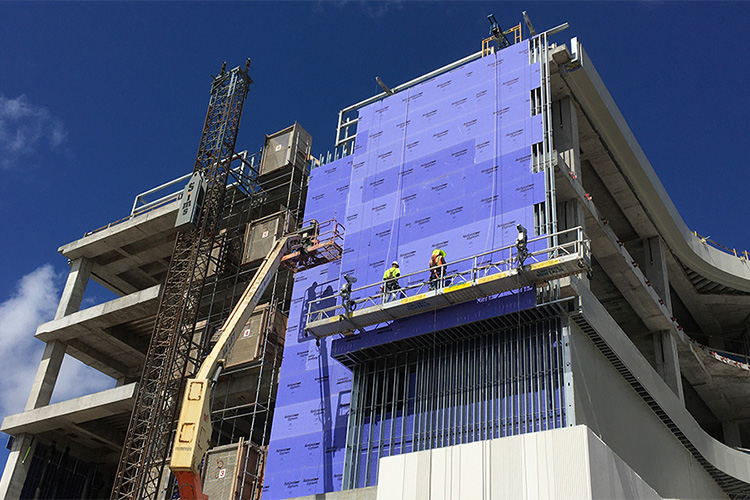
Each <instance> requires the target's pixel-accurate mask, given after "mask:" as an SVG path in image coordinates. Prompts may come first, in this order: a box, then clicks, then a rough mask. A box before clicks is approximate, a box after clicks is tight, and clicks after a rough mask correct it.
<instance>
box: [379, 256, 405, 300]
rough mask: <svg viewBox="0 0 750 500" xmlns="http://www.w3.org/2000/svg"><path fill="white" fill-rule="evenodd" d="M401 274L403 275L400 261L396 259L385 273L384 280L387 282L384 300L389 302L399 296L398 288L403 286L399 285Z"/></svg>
mask: <svg viewBox="0 0 750 500" xmlns="http://www.w3.org/2000/svg"><path fill="white" fill-rule="evenodd" d="M399 276H401V271H400V270H399V268H398V262H396V261H395V260H394V261H393V262H392V263H391V267H389V268H388V269H386V270H385V272H384V273H383V281H384V282H385V284H384V289H383V293H384V295H383V302H388V301H391V300H393V299H395V298H397V297H398V290H399V289H400V288H401V287H400V286H399V285H398V277H399Z"/></svg>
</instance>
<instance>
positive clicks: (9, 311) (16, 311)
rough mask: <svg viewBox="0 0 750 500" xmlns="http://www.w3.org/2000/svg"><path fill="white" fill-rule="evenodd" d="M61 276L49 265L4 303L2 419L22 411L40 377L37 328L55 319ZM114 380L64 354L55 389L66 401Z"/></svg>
mask: <svg viewBox="0 0 750 500" xmlns="http://www.w3.org/2000/svg"><path fill="white" fill-rule="evenodd" d="M62 281H63V277H62V276H61V275H59V274H58V273H55V271H54V269H53V268H52V266H51V265H49V264H47V265H44V266H41V267H39V268H37V269H36V270H34V271H33V272H31V273H29V274H27V275H26V276H24V277H23V278H21V280H20V281H19V282H18V284H17V286H16V290H15V292H14V294H13V296H11V297H10V298H9V299H7V300H4V301H3V302H0V355H1V356H2V361H0V366H2V367H3V376H2V377H0V419H1V418H2V417H3V416H6V415H9V414H13V413H18V412H20V411H23V409H24V407H25V406H26V400H27V399H28V396H29V391H30V390H31V384H32V382H33V381H34V376H35V375H36V369H37V366H38V365H39V360H40V359H41V356H42V351H44V343H43V342H40V341H39V340H36V339H35V338H34V333H35V332H36V327H37V326H38V325H39V324H40V323H44V322H46V321H49V320H51V319H52V318H53V317H54V315H55V310H56V309H57V303H58V300H59V297H60V291H61V288H62V286H61V285H62ZM113 385H114V381H113V380H112V379H111V378H109V377H107V376H106V375H103V374H101V373H99V372H98V371H96V370H94V369H93V368H90V367H88V366H86V365H84V364H82V363H80V362H78V361H76V360H74V359H72V358H70V357H69V356H66V358H65V361H64V362H63V365H62V368H61V370H60V375H59V376H58V380H57V384H56V386H55V393H54V400H56V401H62V400H65V399H69V398H74V397H77V396H80V395H83V394H90V393H92V392H97V391H100V390H102V389H105V388H107V387H112V386H113Z"/></svg>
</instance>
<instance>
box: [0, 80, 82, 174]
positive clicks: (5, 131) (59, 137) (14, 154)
mask: <svg viewBox="0 0 750 500" xmlns="http://www.w3.org/2000/svg"><path fill="white" fill-rule="evenodd" d="M67 138H68V132H67V131H66V130H65V126H64V125H63V123H62V121H61V120H60V119H59V118H56V117H55V116H53V115H52V114H51V113H50V112H49V110H47V109H46V108H44V107H42V106H35V105H34V104H32V103H31V102H29V99H28V98H27V97H26V95H24V94H21V95H20V96H18V97H16V98H15V99H9V98H7V97H5V96H4V95H3V94H0V168H12V167H15V166H18V165H20V164H21V163H22V162H23V161H24V160H26V161H28V160H33V159H34V157H35V156H36V155H37V154H39V153H40V152H41V151H43V150H45V149H53V150H54V149H59V148H60V147H62V146H63V145H64V144H65V142H66V141H67Z"/></svg>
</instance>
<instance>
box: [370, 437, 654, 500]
mask: <svg viewBox="0 0 750 500" xmlns="http://www.w3.org/2000/svg"><path fill="white" fill-rule="evenodd" d="M379 470H380V475H379V477H378V491H377V498H378V500H401V499H403V500H407V499H408V500H411V499H419V500H447V499H451V500H505V499H508V500H541V499H551V498H554V499H571V500H572V499H575V500H587V499H590V500H593V499H612V500H638V499H644V500H646V499H648V500H659V499H660V497H659V495H657V493H656V492H655V491H654V489H653V488H651V487H650V486H649V485H648V484H646V482H645V481H644V480H643V479H642V478H641V477H640V476H638V474H636V473H635V472H634V471H633V470H632V469H630V467H628V465H627V464H626V463H625V462H624V461H623V460H622V459H620V458H619V457H618V456H617V455H615V453H614V452H613V451H612V450H610V449H609V448H608V447H607V445H606V444H604V443H603V442H602V441H601V440H600V439H599V438H598V437H596V436H595V435H594V434H593V433H592V432H591V430H589V428H588V427H586V426H583V425H580V426H576V427H568V428H565V429H556V430H550V431H544V432H536V433H531V434H524V435H520V436H510V437H507V438H500V439H494V440H490V441H480V442H476V443H470V444H463V445H457V446H451V447H446V448H439V449H435V450H426V451H420V452H416V453H407V454H406V455H398V456H394V457H386V458H381V459H380V469H379Z"/></svg>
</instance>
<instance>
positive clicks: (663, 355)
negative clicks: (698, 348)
mask: <svg viewBox="0 0 750 500" xmlns="http://www.w3.org/2000/svg"><path fill="white" fill-rule="evenodd" d="M643 274H645V275H646V278H648V280H649V282H651V286H652V287H653V289H654V291H655V292H656V294H657V295H658V296H659V298H661V299H662V300H663V301H664V306H665V307H666V308H667V310H668V311H669V313H670V314H672V298H671V296H670V293H669V275H668V274H667V259H666V255H665V250H664V242H663V241H662V240H661V238H659V237H658V236H655V237H653V238H648V239H645V240H643ZM652 337H653V341H654V357H655V358H656V371H657V373H659V375H660V376H661V378H662V379H664V381H665V382H666V383H667V385H668V386H669V387H670V388H671V389H672V392H674V393H675V394H676V395H677V397H678V398H680V401H683V402H684V401H685V395H684V394H683V391H682V376H681V375H680V358H679V355H678V353H677V339H675V338H674V336H673V335H672V334H671V332H669V331H661V332H653V333H652Z"/></svg>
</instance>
